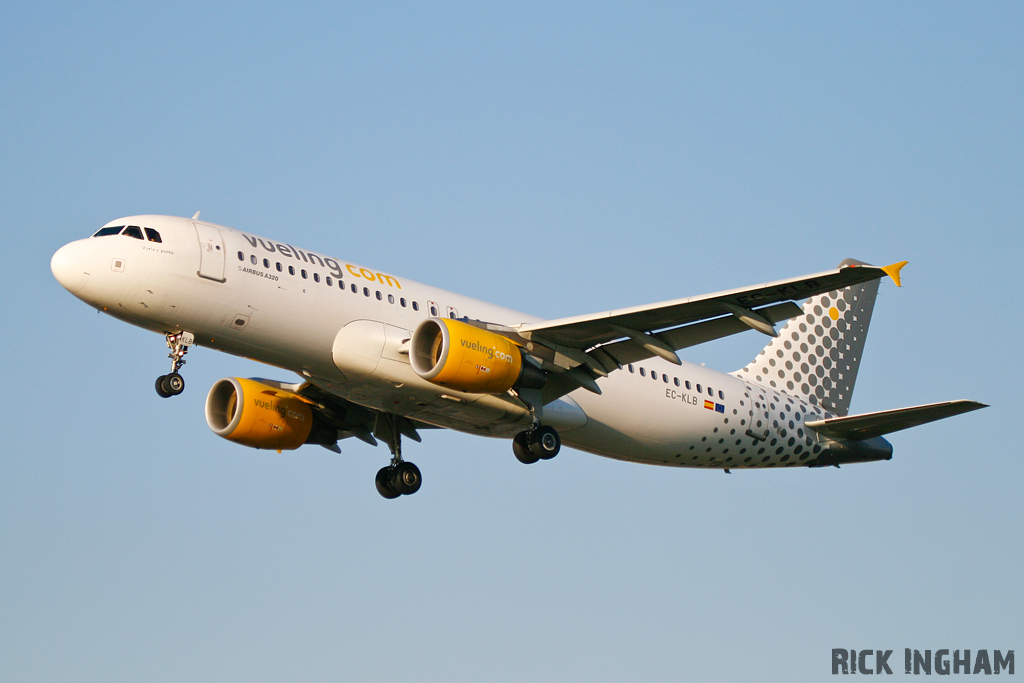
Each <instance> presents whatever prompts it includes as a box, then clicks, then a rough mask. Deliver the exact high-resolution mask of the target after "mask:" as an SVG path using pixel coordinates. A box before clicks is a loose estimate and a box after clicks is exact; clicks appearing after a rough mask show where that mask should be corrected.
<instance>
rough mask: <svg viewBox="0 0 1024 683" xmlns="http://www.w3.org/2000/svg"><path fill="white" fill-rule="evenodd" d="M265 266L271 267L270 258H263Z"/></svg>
mask: <svg viewBox="0 0 1024 683" xmlns="http://www.w3.org/2000/svg"><path fill="white" fill-rule="evenodd" d="M263 267H264V268H269V267H270V259H268V258H265V259H263Z"/></svg>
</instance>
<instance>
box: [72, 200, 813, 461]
mask: <svg viewBox="0 0 1024 683" xmlns="http://www.w3.org/2000/svg"><path fill="white" fill-rule="evenodd" d="M108 225H138V226H145V227H149V228H151V229H154V230H156V231H158V232H159V234H160V236H161V239H162V241H161V242H159V243H156V242H152V241H149V240H145V239H142V240H140V239H134V238H132V237H127V236H125V235H114V236H108V237H92V238H88V239H84V240H79V241H76V242H72V243H71V244H68V245H67V246H65V247H64V248H62V249H61V250H60V251H58V252H57V254H55V255H54V258H53V262H52V268H53V271H54V274H55V275H56V276H57V278H58V280H59V281H60V282H61V284H63V285H64V286H65V287H66V288H67V289H68V290H69V291H71V292H72V293H73V294H74V295H75V296H77V297H78V298H80V299H82V300H83V301H85V302H87V303H89V304H90V305H92V306H94V307H96V308H98V309H100V310H102V311H103V312H105V313H109V314H110V315H112V316H114V317H116V318H119V319H121V320H124V321H125V322H129V323H132V324H133V325H138V326H140V327H144V328H146V329H149V330H152V331H154V332H160V333H166V332H173V331H188V332H191V333H193V334H194V335H195V343H196V344H197V345H200V346H205V347H209V348H214V349H218V350H220V351H224V352H227V353H231V354H234V355H238V356H244V357H247V358H251V359H254V360H258V361H261V362H264V363H268V364H270V365H274V366H277V367H280V368H284V369H287V370H290V371H293V372H295V373H298V374H299V375H301V376H302V377H304V378H305V379H306V380H309V381H312V382H314V383H316V384H317V385H319V386H321V387H322V388H326V389H328V390H329V391H331V392H333V393H335V394H337V395H338V396H341V397H343V398H345V399H347V400H350V401H353V402H355V403H358V404H361V405H363V406H366V407H368V408H372V409H376V410H383V411H387V412H391V413H395V414H400V415H405V416H407V417H411V418H414V419H417V420H421V421H423V422H427V423H429V424H433V425H436V426H439V427H446V428H451V429H457V430H460V431H464V432H470V433H475V434H481V435H486V436H495V437H503V438H511V437H512V436H513V435H514V434H516V433H517V432H519V431H522V430H523V429H524V428H526V427H528V426H529V424H530V419H531V418H530V415H529V412H528V411H527V409H526V408H525V407H524V406H523V405H522V404H521V403H520V402H519V401H517V400H516V399H515V398H514V397H511V396H508V395H498V396H488V395H480V394H460V393H459V392H454V391H451V390H448V389H444V388H442V387H439V386H436V385H433V384H431V383H430V382H427V381H426V380H423V379H421V378H420V377H419V376H418V375H416V373H415V372H413V370H412V368H411V366H410V365H409V362H408V356H407V355H403V354H402V353H400V352H399V347H400V346H401V344H402V342H404V341H405V340H407V339H409V337H410V335H411V333H412V330H414V329H415V328H416V326H417V325H418V324H419V323H420V322H421V321H423V320H424V319H426V318H428V317H453V318H455V317H457V318H462V317H465V318H469V319H471V320H474V319H475V320H481V321H486V322H491V323H498V324H502V325H516V324H520V323H527V322H536V321H538V320H539V319H538V318H536V317H534V316H530V315H527V314H525V313H520V312H518V311H513V310H510V309H507V308H502V307H500V306H495V305H493V304H489V303H487V302H484V301H480V300H478V299H474V298H471V297H468V296H463V295H460V294H455V293H453V292H448V291H444V290H441V289H437V288H435V287H430V286H428V285H424V284H420V283H418V282H413V281H410V280H407V279H405V278H402V277H399V276H395V275H391V274H389V273H384V272H382V271H379V270H377V269H374V268H367V267H364V266H360V265H357V264H352V263H349V262H347V261H343V260H338V259H333V258H330V257H326V256H324V255H322V254H319V253H314V252H309V251H307V250H305V249H302V248H296V247H293V246H291V245H288V244H285V243H282V242H278V241H276V240H268V239H266V238H260V237H256V236H254V235H251V234H249V233H244V232H241V231H238V230H235V229H232V228H226V227H223V226H215V225H211V224H208V223H204V222H202V221H193V220H188V219H184V218H175V217H168V216H133V217H129V218H123V219H119V220H117V221H112V222H111V223H110V224H108ZM290 269H291V270H290ZM652 375H653V377H652ZM599 386H600V388H601V391H602V393H601V394H600V395H597V394H594V393H591V392H588V391H585V390H582V389H581V390H577V391H574V392H572V393H571V394H569V395H568V396H566V397H564V398H562V399H559V400H558V401H556V402H555V403H553V404H549V405H548V406H546V407H545V408H544V421H545V423H546V424H551V425H552V426H554V427H556V428H557V429H558V430H559V431H560V433H561V436H562V441H563V443H564V444H566V445H569V446H572V447H574V448H578V449H580V450H584V451H589V452H591V453H596V454H599V455H604V456H608V457H612V458H618V459H622V460H629V461H634V462H645V463H652V464H660V465H675V466H690V467H717V468H728V467H776V466H795V465H804V464H807V463H806V461H807V460H808V458H813V457H815V455H816V454H818V453H819V452H821V451H822V450H823V449H827V445H826V444H819V441H818V439H817V438H816V436H815V435H814V433H813V432H811V431H810V430H806V429H804V428H803V427H802V423H803V422H804V421H810V420H814V419H820V418H822V417H824V416H825V413H824V411H823V410H822V409H821V408H820V407H818V406H814V405H810V404H808V403H806V402H803V401H801V400H799V399H797V398H795V397H792V396H786V395H784V394H780V393H779V392H776V391H774V390H769V389H766V388H765V387H761V386H758V385H754V384H750V383H748V382H745V381H743V380H741V379H739V378H737V377H734V376H732V375H729V374H725V373H721V372H717V371H714V370H710V369H707V368H704V367H700V366H696V365H693V364H690V363H685V362H684V363H683V364H682V365H681V366H676V365H673V364H670V363H668V362H666V361H664V360H661V359H658V358H652V359H650V360H646V361H643V362H641V363H638V364H636V365H635V366H630V367H627V368H623V369H622V370H621V371H616V372H612V373H611V374H610V376H609V377H607V378H603V379H600V380H599ZM698 387H700V389H699V391H698ZM759 396H760V397H761V398H760V400H758V399H759ZM755 404H756V406H755ZM762 405H763V408H762V407H760V406H762ZM769 406H770V407H769ZM757 418H761V419H762V420H763V422H764V423H765V424H766V425H767V428H768V429H769V432H768V433H761V434H757V435H749V434H748V433H747V432H748V430H749V429H750V427H751V421H752V419H753V420H754V421H756V419H757ZM812 452H813V454H812ZM801 456H802V457H801Z"/></svg>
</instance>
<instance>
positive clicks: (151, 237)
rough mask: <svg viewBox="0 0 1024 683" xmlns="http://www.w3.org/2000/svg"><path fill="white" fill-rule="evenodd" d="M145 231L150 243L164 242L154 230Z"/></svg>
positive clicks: (146, 229)
mask: <svg viewBox="0 0 1024 683" xmlns="http://www.w3.org/2000/svg"><path fill="white" fill-rule="evenodd" d="M143 230H145V231H146V239H148V240H149V241H150V242H163V240H162V239H160V233H158V232H157V231H156V230H154V229H153V228H143Z"/></svg>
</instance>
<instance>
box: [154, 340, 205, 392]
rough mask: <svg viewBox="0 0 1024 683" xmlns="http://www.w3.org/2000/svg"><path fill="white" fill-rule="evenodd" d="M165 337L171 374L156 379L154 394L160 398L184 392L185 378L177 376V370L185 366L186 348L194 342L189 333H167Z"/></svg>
mask: <svg viewBox="0 0 1024 683" xmlns="http://www.w3.org/2000/svg"><path fill="white" fill-rule="evenodd" d="M166 336H167V348H169V349H170V350H171V352H170V353H169V354H167V357H168V358H170V359H171V372H170V374H167V375H160V376H159V377H157V378H156V393H157V394H159V395H160V398H170V397H171V396H177V395H178V394H180V393H181V392H183V391H185V378H184V377H182V376H181V375H180V374H178V370H179V369H180V368H181V366H182V365H184V364H185V354H186V353H188V347H189V346H191V345H192V343H193V342H194V341H195V337H194V336H193V335H192V333H191V332H174V333H171V332H168V333H167V335H166Z"/></svg>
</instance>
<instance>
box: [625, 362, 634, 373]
mask: <svg viewBox="0 0 1024 683" xmlns="http://www.w3.org/2000/svg"><path fill="white" fill-rule="evenodd" d="M626 367H627V368H629V371H630V372H633V364H632V363H630V364H629V365H627V366H626Z"/></svg>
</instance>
